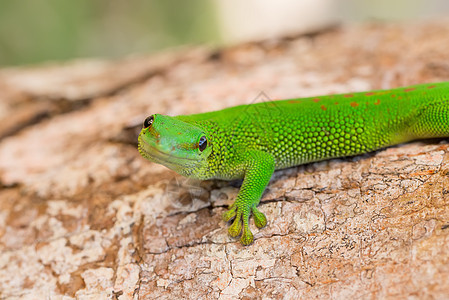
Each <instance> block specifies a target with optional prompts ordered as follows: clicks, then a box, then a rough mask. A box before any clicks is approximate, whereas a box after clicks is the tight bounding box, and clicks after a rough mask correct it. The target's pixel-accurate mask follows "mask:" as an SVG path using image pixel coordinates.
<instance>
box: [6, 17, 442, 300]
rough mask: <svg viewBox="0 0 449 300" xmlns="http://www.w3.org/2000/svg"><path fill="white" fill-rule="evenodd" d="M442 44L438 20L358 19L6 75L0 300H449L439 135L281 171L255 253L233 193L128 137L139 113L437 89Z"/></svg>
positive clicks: (265, 204) (232, 186)
mask: <svg viewBox="0 0 449 300" xmlns="http://www.w3.org/2000/svg"><path fill="white" fill-rule="evenodd" d="M448 46H449V23H447V22H446V23H445V22H441V23H424V24H397V25H366V26H361V27H343V28H337V29H333V30H328V31H326V32H322V33H319V34H316V35H310V36H301V37H290V38H288V39H279V40H271V41H266V42H263V43H254V44H245V45H237V46H235V47H230V48H227V49H220V50H218V51H212V50H209V49H203V48H195V49H192V48H187V49H183V50H180V51H177V52H175V53H167V54H164V55H158V56H151V57H134V58H130V59H127V60H126V61H118V62H98V61H80V62H73V63H69V64H66V65H62V66H61V65H56V66H54V65H53V66H39V67H35V68H20V69H3V70H0V97H1V101H0V117H1V119H0V136H1V138H2V139H1V143H0V180H1V190H0V199H1V200H0V251H1V252H0V298H8V299H15V298H25V299H48V297H54V298H55V299H60V298H62V295H65V296H67V297H66V298H64V299H70V297H73V298H80V299H101V298H114V297H115V298H118V299H131V298H140V299H151V298H158V299H173V298H185V297H187V298H191V299H206V298H208V299H210V298H220V299H234V298H243V299H249V298H264V299H271V298H280V297H291V298H297V297H303V298H322V299H329V298H333V299H354V298H359V299H360V298H368V299H370V298H371V299H373V298H391V299H398V298H406V297H411V298H428V299H430V298H435V299H442V298H446V297H447V295H449V190H448V187H449V177H448V175H447V173H448V170H449V149H448V144H447V143H446V141H444V140H432V141H424V142H423V141H421V142H414V143H410V144H406V145H400V146H397V147H392V148H389V149H386V150H383V151H378V152H376V153H373V154H367V155H363V156H359V157H355V158H347V159H335V160H331V161H325V162H320V163H313V164H308V165H304V166H299V167H296V168H291V169H287V170H283V171H278V172H276V173H275V175H274V176H273V179H272V181H271V183H270V186H269V188H268V190H267V192H266V193H265V194H264V197H263V200H262V203H261V205H260V209H261V211H263V212H265V213H266V215H267V217H268V220H269V221H268V225H267V227H266V228H264V229H261V230H257V229H256V228H255V227H253V232H254V233H255V239H256V240H255V242H254V244H252V245H251V246H249V247H243V246H241V245H240V244H239V243H238V242H237V241H236V240H233V239H231V238H229V237H228V236H227V225H226V224H225V223H224V222H223V221H222V220H221V214H222V213H223V212H224V211H225V208H226V206H227V205H228V204H230V203H231V202H232V200H233V199H234V197H235V196H236V194H237V191H238V185H239V182H231V183H229V182H222V181H205V182H196V181H191V180H186V179H184V178H182V177H181V176H178V175H177V174H174V173H173V172H172V171H170V170H168V169H166V168H164V167H162V166H159V165H155V164H152V163H150V162H147V161H145V160H144V159H142V158H141V157H140V156H139V154H138V152H137V150H136V145H135V143H136V135H137V132H138V131H139V129H140V126H141V122H142V121H143V119H144V118H145V117H146V116H147V115H148V114H150V113H155V112H158V113H164V114H173V115H174V114H189V113H197V112H205V111H210V110H216V109H221V108H225V107H228V106H232V105H237V104H243V103H251V102H254V101H263V100H264V97H269V98H270V99H281V98H291V97H299V96H311V95H317V94H327V93H340V92H349V91H361V90H367V89H375V88H392V87H396V86H400V85H408V84H415V83H424V82H432V81H443V80H449V63H448V62H449V51H448Z"/></svg>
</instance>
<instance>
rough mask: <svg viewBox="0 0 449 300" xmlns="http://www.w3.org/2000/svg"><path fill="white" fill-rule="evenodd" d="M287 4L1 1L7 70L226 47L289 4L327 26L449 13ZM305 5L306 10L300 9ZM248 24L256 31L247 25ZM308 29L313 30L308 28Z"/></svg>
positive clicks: (431, 2) (412, 1) (446, 5)
mask: <svg viewBox="0 0 449 300" xmlns="http://www.w3.org/2000/svg"><path fill="white" fill-rule="evenodd" d="M269 1H271V4H270V3H269ZM294 1H296V4H295V3H294ZM281 2H283V3H280V2H279V1H275V0H252V1H249V0H245V1H243V2H239V1H237V0H232V1H231V0H216V1H207V0H189V1H180V0H177V1H176V0H133V1H119V0H76V1H74V0H28V1H18V0H0V66H5V65H23V64H33V63H38V62H43V61H61V60H68V59H73V58H81V57H101V58H118V57H122V56H125V55H129V54H133V53H151V52H155V51H160V50H161V49H164V48H167V47H173V46H177V45H182V44H199V43H208V44H220V43H223V41H224V40H228V41H229V40H231V41H232V38H230V39H229V38H228V39H226V38H223V36H224V35H225V34H224V32H223V23H226V24H228V27H231V29H230V30H231V31H232V30H234V31H235V32H236V33H238V32H239V31H242V30H243V29H244V26H247V27H248V26H251V25H254V26H258V25H259V24H263V23H264V22H265V20H267V22H268V20H270V22H277V23H272V24H273V25H279V24H278V23H282V22H284V21H287V20H288V19H287V18H284V19H282V17H281V18H280V19H277V20H276V19H274V18H271V17H272V16H271V14H270V12H273V14H275V13H277V12H275V10H274V9H273V8H269V5H273V3H279V4H278V6H279V5H284V8H285V10H286V11H288V10H289V9H290V8H289V7H288V5H293V6H295V7H294V8H295V9H297V10H301V9H302V10H303V11H301V12H300V13H302V14H303V15H305V16H309V15H310V16H309V17H311V18H315V19H317V18H318V17H321V23H320V24H325V23H326V22H328V23H332V22H334V23H335V22H338V21H343V22H348V21H349V22H350V21H357V22H358V21H366V20H370V19H376V20H404V19H406V20H407V19H413V20H414V19H419V18H435V17H438V18H440V17H441V16H444V15H446V14H447V12H448V11H449V1H448V0H375V1H373V0H284V1H281ZM298 3H301V5H303V6H302V7H301V6H298ZM243 4H245V5H243ZM259 5H260V6H263V5H266V6H267V7H268V9H265V13H266V14H265V16H263V15H261V16H256V18H255V19H250V18H248V19H246V18H245V14H246V15H247V16H250V14H251V13H254V11H256V13H261V12H263V11H264V10H261V9H259V10H253V8H254V7H255V6H259ZM307 5H309V6H307ZM313 5H315V6H316V5H320V9H317V10H313V9H312V8H313ZM239 6H242V7H241V10H243V13H238V10H239V9H240V7H239ZM293 6H292V7H293ZM245 10H246V11H245ZM290 10H293V9H290ZM276 11H277V9H276ZM267 12H268V13H267ZM261 14H263V13H261ZM314 14H315V15H314ZM242 16H243V17H242ZM234 17H235V20H234V19H233V18H234ZM253 17H254V16H253ZM269 17H270V18H269ZM293 18H295V19H294V22H297V23H298V24H299V23H301V22H308V20H310V19H307V18H302V17H298V18H296V17H295V16H294V17H293ZM254 20H255V21H254ZM279 20H283V21H279ZM245 21H246V23H250V24H243V23H245ZM290 21H292V20H291V18H290ZM259 22H260V23H259ZM286 23H287V22H286ZM290 23H291V22H290ZM229 25H230V26H229ZM312 27H313V26H312ZM312 27H310V28H312ZM315 27H316V26H315ZM301 28H302V30H303V31H307V29H308V28H309V27H307V26H305V27H301ZM228 30H229V28H228ZM231 36H232V35H231ZM243 39H244V38H243ZM236 40H238V39H236ZM240 40H241V39H240Z"/></svg>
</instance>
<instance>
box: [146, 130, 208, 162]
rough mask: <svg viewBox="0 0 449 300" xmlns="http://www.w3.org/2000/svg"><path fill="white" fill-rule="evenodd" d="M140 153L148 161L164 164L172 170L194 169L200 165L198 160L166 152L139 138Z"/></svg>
mask: <svg viewBox="0 0 449 300" xmlns="http://www.w3.org/2000/svg"><path fill="white" fill-rule="evenodd" d="M138 149H139V153H140V154H141V155H142V156H143V157H144V158H146V159H148V160H150V161H153V162H156V163H159V164H162V165H164V166H166V167H168V168H170V169H174V168H175V169H178V168H179V167H183V168H184V167H187V166H188V167H194V166H195V165H197V164H198V163H199V161H198V160H196V159H193V158H188V157H180V156H176V155H173V154H171V153H169V152H164V151H161V150H159V149H158V148H156V147H154V146H152V145H150V144H148V143H147V142H146V141H145V140H143V139H142V138H141V137H140V136H139V145H138Z"/></svg>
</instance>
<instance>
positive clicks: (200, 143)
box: [138, 114, 212, 179]
mask: <svg viewBox="0 0 449 300" xmlns="http://www.w3.org/2000/svg"><path fill="white" fill-rule="evenodd" d="M138 148H139V152H140V154H141V155H142V156H143V157H144V158H146V159H148V160H150V161H153V162H156V163H159V164H162V165H164V166H166V167H167V168H169V169H172V170H173V171H175V172H177V173H179V174H181V175H184V176H188V177H193V178H198V179H204V178H205V176H204V174H205V173H206V170H207V166H208V162H207V158H208V157H209V155H210V154H211V152H212V145H211V143H210V139H209V136H208V134H207V133H206V132H205V131H204V130H203V129H201V128H200V127H198V126H196V125H194V124H190V123H187V122H184V121H181V120H179V119H178V118H177V117H169V116H164V115H159V114H155V115H151V116H149V117H148V118H146V119H145V121H144V122H143V128H142V130H141V131H140V134H139V146H138Z"/></svg>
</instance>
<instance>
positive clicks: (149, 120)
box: [143, 116, 154, 128]
mask: <svg viewBox="0 0 449 300" xmlns="http://www.w3.org/2000/svg"><path fill="white" fill-rule="evenodd" d="M153 121H154V117H153V116H149V117H148V118H146V119H145V121H143V128H148V127H150V126H151V124H153Z"/></svg>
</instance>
